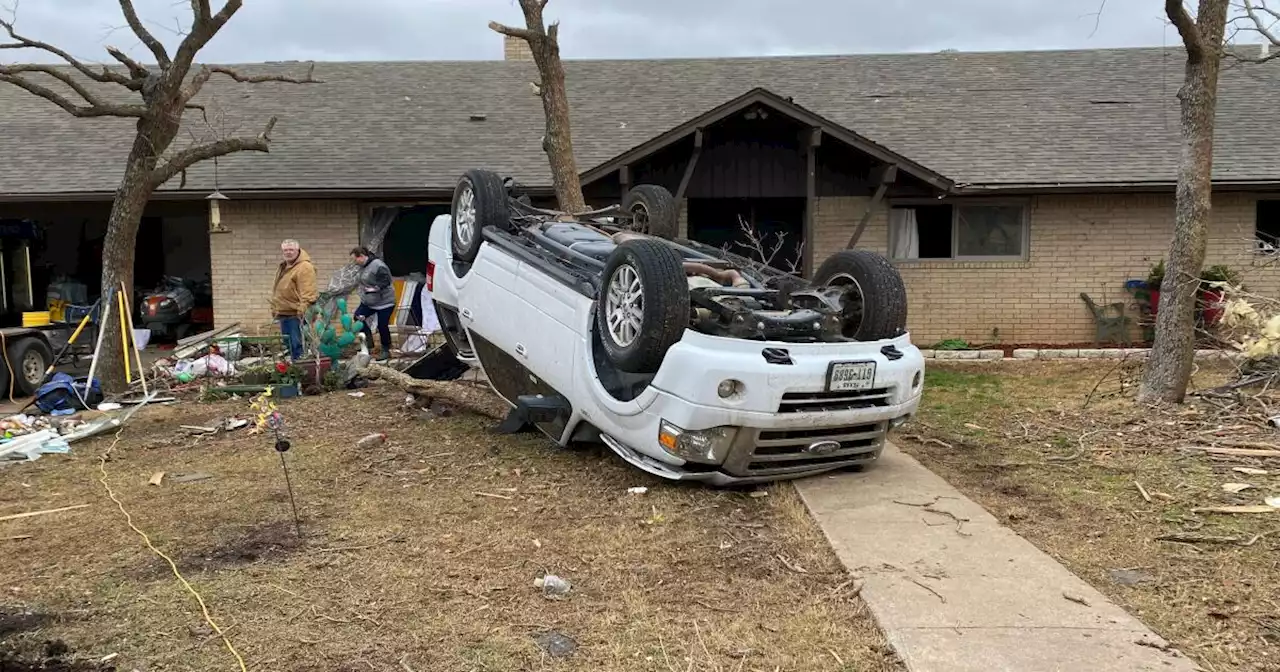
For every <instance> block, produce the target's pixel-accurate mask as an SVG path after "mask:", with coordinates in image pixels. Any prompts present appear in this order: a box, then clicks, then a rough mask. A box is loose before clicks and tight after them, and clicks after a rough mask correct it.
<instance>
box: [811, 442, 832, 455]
mask: <svg viewBox="0 0 1280 672" xmlns="http://www.w3.org/2000/svg"><path fill="white" fill-rule="evenodd" d="M837 450H840V442H839V441H817V442H815V443H811V444H809V447H808V448H805V449H804V452H806V453H809V454H810V455H830V454H831V453H834V452H836V451H837Z"/></svg>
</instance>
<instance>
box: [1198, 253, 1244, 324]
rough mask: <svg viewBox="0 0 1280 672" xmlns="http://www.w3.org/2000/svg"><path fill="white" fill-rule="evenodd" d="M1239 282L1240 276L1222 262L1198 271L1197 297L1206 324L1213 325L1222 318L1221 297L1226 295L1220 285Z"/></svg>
mask: <svg viewBox="0 0 1280 672" xmlns="http://www.w3.org/2000/svg"><path fill="white" fill-rule="evenodd" d="M1239 284H1240V278H1239V276H1238V275H1237V274H1236V272H1235V271H1233V270H1231V269H1230V268H1228V267H1227V266H1225V265H1223V264H1216V265H1214V266H1210V267H1209V268H1207V269H1205V270H1204V271H1203V272H1201V273H1200V296H1199V297H1197V298H1198V299H1199V304H1200V306H1199V307H1200V312H1201V316H1202V318H1203V319H1204V323H1205V324H1206V325H1209V326H1213V325H1216V324H1217V323H1218V322H1219V321H1221V320H1222V312H1223V299H1224V298H1225V296H1226V290H1225V288H1224V287H1223V286H1222V285H1236V286H1238V285H1239Z"/></svg>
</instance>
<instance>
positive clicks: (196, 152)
mask: <svg viewBox="0 0 1280 672" xmlns="http://www.w3.org/2000/svg"><path fill="white" fill-rule="evenodd" d="M275 126H276V118H275V117H271V119H270V120H269V121H268V122H267V127H266V128H264V129H262V132H261V133H259V134H258V136H257V137H254V138H225V139H222V140H215V141H214V142H210V143H207V144H203V145H197V146H195V147H190V148H187V149H184V150H182V151H181V152H178V153H177V154H174V155H173V156H172V157H170V158H169V160H168V161H165V162H164V164H162V165H159V166H156V168H155V170H153V171H151V178H150V180H151V186H152V188H159V187H160V186H161V185H163V184H164V183H165V182H168V181H169V180H171V179H173V177H174V176H175V175H177V174H179V173H182V172H183V171H185V170H186V169H187V168H190V167H191V166H192V165H194V164H196V163H199V162H201V161H206V160H208V159H212V158H215V157H219V156H226V155H228V154H235V153H236V152H269V151H271V149H270V145H271V130H272V129H273V128H275Z"/></svg>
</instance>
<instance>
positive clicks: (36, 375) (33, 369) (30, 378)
mask: <svg viewBox="0 0 1280 672" xmlns="http://www.w3.org/2000/svg"><path fill="white" fill-rule="evenodd" d="M22 376H23V377H24V378H26V380H27V382H28V383H31V384H32V385H34V384H36V383H38V382H40V379H41V378H43V377H44V358H43V357H41V356H40V353H38V352H28V353H27V354H26V355H25V356H24V357H23V358H22Z"/></svg>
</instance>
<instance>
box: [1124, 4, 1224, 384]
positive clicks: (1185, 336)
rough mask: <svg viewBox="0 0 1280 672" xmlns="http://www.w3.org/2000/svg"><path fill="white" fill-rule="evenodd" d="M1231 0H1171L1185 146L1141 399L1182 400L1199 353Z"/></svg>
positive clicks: (1167, 8) (1169, 8)
mask: <svg viewBox="0 0 1280 672" xmlns="http://www.w3.org/2000/svg"><path fill="white" fill-rule="evenodd" d="M1228 4H1229V0H1200V6H1199V8H1198V9H1197V11H1196V16H1195V17H1194V18H1192V16H1191V15H1190V14H1189V13H1188V12H1187V10H1186V8H1185V7H1183V5H1182V0H1165V13H1166V14H1167V15H1168V17H1169V21H1171V22H1172V23H1173V25H1174V26H1175V27H1177V29H1178V34H1179V35H1181V36H1182V43H1183V47H1184V49H1185V51H1186V66H1185V71H1184V73H1185V74H1184V81H1183V83H1182V88H1181V89H1179V91H1178V101H1179V103H1180V105H1181V109H1182V111H1181V131H1180V132H1181V136H1182V150H1181V156H1180V158H1179V161H1178V189H1177V202H1176V209H1175V218H1174V228H1173V239H1172V241H1171V242H1170V244H1169V254H1168V262H1167V266H1166V270H1165V276H1164V282H1163V283H1162V284H1161V288H1160V310H1159V312H1158V313H1157V315H1156V333H1155V343H1154V344H1153V346H1152V349H1151V355H1150V359H1149V360H1148V362H1147V366H1146V368H1145V370H1144V371H1143V374H1142V385H1141V386H1140V387H1139V389H1138V400H1139V401H1143V402H1170V403H1182V400H1183V399H1184V398H1185V397H1186V394H1187V385H1188V383H1189V382H1190V380H1191V369H1192V364H1193V359H1194V357H1195V308H1196V295H1197V292H1198V290H1199V288H1200V278H1199V276H1200V270H1201V267H1202V266H1203V265H1204V255H1205V246H1206V244H1207V242H1208V229H1209V213H1210V207H1211V196H1212V189H1213V188H1212V176H1213V128H1214V116H1215V114H1216V113H1217V107H1218V73H1219V71H1220V70H1221V68H1222V54H1223V39H1224V37H1225V35H1226V26H1227V8H1228Z"/></svg>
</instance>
